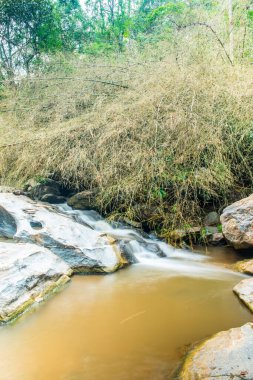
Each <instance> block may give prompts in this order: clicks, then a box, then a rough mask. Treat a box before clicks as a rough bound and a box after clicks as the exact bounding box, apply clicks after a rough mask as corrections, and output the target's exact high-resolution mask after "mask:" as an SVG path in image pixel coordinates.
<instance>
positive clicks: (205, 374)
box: [0, 192, 253, 380]
mask: <svg viewBox="0 0 253 380" xmlns="http://www.w3.org/2000/svg"><path fill="white" fill-rule="evenodd" d="M16 194H19V195H15V194H13V193H12V192H2V193H0V237H1V238H2V239H3V238H4V239H6V240H1V241H0V274H1V275H0V323H6V322H9V321H11V320H13V319H16V318H17V317H18V316H20V315H21V314H23V313H24V312H25V311H26V310H28V309H29V308H31V307H33V306H35V305H37V304H38V303H40V302H41V301H44V300H45V299H47V298H48V297H49V296H50V295H51V294H52V293H54V292H55V291H58V290H59V289H61V288H62V287H63V286H64V285H65V284H66V283H67V282H68V281H69V280H70V277H71V275H72V274H73V273H82V274H83V273H85V274H91V273H104V274H107V273H112V272H114V271H116V270H118V269H121V268H123V267H124V266H126V265H129V264H131V263H133V262H136V261H138V260H137V258H136V257H135V255H134V252H139V254H141V255H144V256H145V255H147V251H148V252H149V253H148V255H151V256H152V255H153V256H152V257H154V256H155V257H163V256H164V257H168V252H167V249H166V244H165V243H162V242H158V241H156V240H155V241H152V240H149V239H146V238H145V237H143V236H142V235H141V234H139V233H138V232H136V231H134V230H124V229H123V230H120V229H119V230H113V229H112V228H108V227H107V226H106V225H105V224H103V221H102V220H100V219H98V220H96V218H95V219H94V222H91V221H90V220H89V221H88V222H87V220H85V219H83V218H81V217H80V215H79V214H78V211H76V212H74V211H73V212H70V211H69V212H65V211H64V208H55V207H54V206H51V205H49V204H48V203H41V202H39V201H34V200H31V199H30V198H28V197H26V196H24V195H20V193H19V192H17V193H16ZM44 195H45V194H44ZM44 195H43V196H44ZM91 220H92V219H91ZM221 222H222V229H223V238H224V239H226V241H227V242H228V243H229V244H231V245H232V246H234V248H236V249H242V248H243V249H247V252H248V255H249V259H248V260H244V261H242V262H237V263H236V265H233V268H232V269H233V270H236V271H240V272H243V273H245V274H247V275H251V274H252V273H253V270H252V268H253V259H251V258H250V256H251V257H252V256H253V254H251V251H250V249H253V239H252V236H253V228H252V224H253V198H252V196H251V197H249V198H246V199H244V200H242V201H239V202H236V203H235V204H233V205H231V206H229V207H228V208H226V209H225V210H224V212H223V214H222V215H221ZM99 223H100V225H99ZM95 225H96V227H95ZM98 226H100V227H98ZM142 252H143V253H142ZM187 254H188V255H189V253H186V255H187ZM233 290H234V292H235V294H237V295H238V297H239V298H240V299H241V300H242V302H243V303H244V304H245V305H246V306H247V307H248V308H249V309H250V310H251V311H253V278H250V277H247V278H245V279H243V280H242V281H241V282H240V283H239V284H238V285H236V286H235V287H234V289H233ZM231 291H232V289H231ZM252 329H253V324H250V323H249V324H246V325H244V326H242V327H237V328H234V329H231V330H228V331H225V332H221V333H219V334H216V335H215V336H213V337H211V338H210V339H208V340H207V341H205V342H203V343H201V344H199V345H197V346H196V347H195V348H194V349H193V350H192V351H190V353H189V354H188V355H187V356H186V358H185V361H184V362H183V363H182V365H181V369H180V371H179V372H178V374H177V375H176V377H177V378H178V379H180V380H195V379H196V380H198V379H210V380H211V379H214V378H220V379H226V380H227V379H237V378H238V379H241V378H243V379H252V378H253V373H252V368H253V346H252V331H253V330H252ZM231 376H232V377H231Z"/></svg>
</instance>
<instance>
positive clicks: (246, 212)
mask: <svg viewBox="0 0 253 380" xmlns="http://www.w3.org/2000/svg"><path fill="white" fill-rule="evenodd" d="M221 223H222V232H223V234H224V236H225V238H226V240H227V241H228V242H229V243H230V244H231V245H232V246H233V247H234V248H235V249H246V248H251V247H253V194H252V195H250V196H249V197H247V198H244V199H241V200H240V201H238V202H235V203H233V204H232V205H230V206H228V207H226V208H225V209H224V211H223V213H222V215H221Z"/></svg>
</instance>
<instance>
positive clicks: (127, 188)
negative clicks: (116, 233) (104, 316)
mask: <svg viewBox="0 0 253 380" xmlns="http://www.w3.org/2000/svg"><path fill="white" fill-rule="evenodd" d="M11 3H12V2H11V1H9V0H1V2H0V18H1V20H2V21H1V22H0V24H1V35H0V39H1V45H0V60H1V76H2V88H1V89H2V90H1V91H2V92H1V104H0V107H1V116H0V117H1V118H2V119H1V125H0V148H1V149H0V176H1V182H2V183H4V184H7V183H9V184H18V185H20V184H23V183H24V182H25V181H26V180H27V179H29V178H32V177H47V176H53V177H54V178H56V179H59V180H60V181H62V182H63V183H64V184H65V185H66V186H68V187H70V188H72V189H74V190H83V189H89V190H93V191H94V194H96V197H95V207H97V208H98V209H99V210H101V211H103V212H104V213H108V214H110V215H112V216H113V215H114V216H115V215H117V214H119V213H120V214H122V213H123V214H125V215H126V216H127V217H128V218H130V219H133V220H137V221H142V222H143V221H144V222H145V223H146V224H148V225H149V227H151V228H153V227H155V228H157V229H159V230H160V232H162V233H165V234H166V231H167V230H168V229H171V228H174V227H175V226H182V225H194V224H195V223H200V220H201V218H202V216H203V214H204V213H205V212H206V210H209V209H210V210H211V209H217V210H218V209H220V208H222V207H224V206H225V205H226V204H227V203H228V202H230V201H231V200H234V199H235V198H239V197H241V196H243V195H245V194H248V193H250V192H252V178H253V159H252V149H253V126H252V96H253V94H252V89H251V87H252V84H251V78H252V68H251V59H252V28H253V18H252V14H253V12H252V10H251V8H250V6H251V4H250V2H249V1H243V2H242V1H238V2H236V1H235V2H234V3H233V4H232V8H229V7H228V6H227V2H214V1H203V0H202V1H198V0H193V1H190V2H184V1H177V0H174V1H169V2H168V1H154V0H150V1H147V0H140V1H133V0H132V1H131V0H118V1H112V0H105V1H101V0H89V1H88V0H87V1H85V2H84V3H83V4H82V5H83V6H82V7H81V6H80V4H79V2H78V1H76V0H75V1H63V0H58V1H48V0H47V1H40V0H37V1H35V0H34V1H17V2H16V3H15V6H17V7H20V8H19V9H18V10H15V9H14V8H15V7H14V6H11ZM42 3H43V6H42ZM45 4H47V6H45ZM230 5H231V4H230ZM231 11H232V12H231ZM22 12H23V13H22ZM28 15H29V17H28ZM26 18H27V20H26ZM21 26H22V28H21ZM8 30H10V31H11V33H10V34H8ZM21 31H22V33H21ZM6 35H7V37H5V36H6ZM8 36H9V37H8ZM8 38H9V39H8ZM9 45H10V46H11V49H12V51H11V52H9V49H8V47H9ZM21 47H22V48H21ZM8 54H10V55H9V56H8ZM10 58H12V59H10Z"/></svg>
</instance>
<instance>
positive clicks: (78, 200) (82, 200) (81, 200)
mask: <svg viewBox="0 0 253 380" xmlns="http://www.w3.org/2000/svg"><path fill="white" fill-rule="evenodd" d="M95 196H96V192H95V191H89V190H86V191H82V192H80V193H77V194H75V195H73V196H72V197H70V198H69V199H68V201H67V203H68V205H69V206H70V207H72V208H73V209H78V210H91V209H95V202H94V198H95Z"/></svg>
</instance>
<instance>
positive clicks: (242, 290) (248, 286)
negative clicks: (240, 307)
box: [233, 278, 253, 312]
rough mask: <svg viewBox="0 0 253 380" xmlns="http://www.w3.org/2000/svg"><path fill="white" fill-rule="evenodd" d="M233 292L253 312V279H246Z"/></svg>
mask: <svg viewBox="0 0 253 380" xmlns="http://www.w3.org/2000/svg"><path fill="white" fill-rule="evenodd" d="M233 291H234V292H235V293H236V294H237V295H238V297H239V298H240V299H241V300H242V302H244V303H245V305H246V306H247V307H248V308H249V309H250V310H251V311H252V312H253V278H246V279H245V280H242V281H241V282H239V284H237V285H236V286H235V287H234V289H233Z"/></svg>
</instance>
